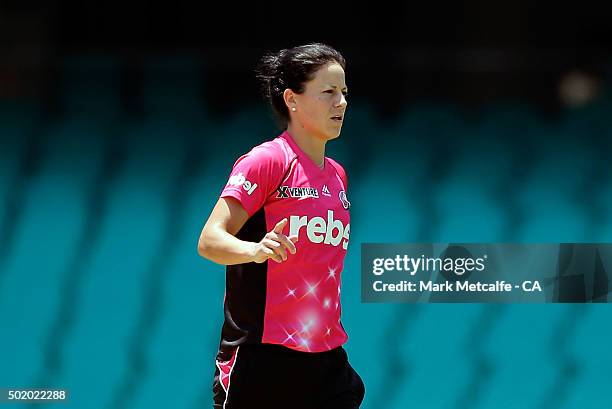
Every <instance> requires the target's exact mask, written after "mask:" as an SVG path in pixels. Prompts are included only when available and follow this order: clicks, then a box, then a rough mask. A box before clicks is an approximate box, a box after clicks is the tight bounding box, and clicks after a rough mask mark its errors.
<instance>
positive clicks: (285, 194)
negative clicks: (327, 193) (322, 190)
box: [276, 186, 319, 199]
mask: <svg viewBox="0 0 612 409" xmlns="http://www.w3.org/2000/svg"><path fill="white" fill-rule="evenodd" d="M276 191H277V192H278V195H276V197H277V198H278V199H287V198H289V197H314V198H316V199H318V198H319V191H318V190H317V189H315V188H314V187H291V186H280V187H279V188H278V189H276Z"/></svg>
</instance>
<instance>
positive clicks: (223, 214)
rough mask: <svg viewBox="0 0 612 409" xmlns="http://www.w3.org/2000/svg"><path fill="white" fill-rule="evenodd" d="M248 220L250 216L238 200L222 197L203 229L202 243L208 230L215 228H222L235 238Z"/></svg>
mask: <svg viewBox="0 0 612 409" xmlns="http://www.w3.org/2000/svg"><path fill="white" fill-rule="evenodd" d="M248 219H249V214H248V213H247V212H246V210H245V209H244V207H243V206H242V204H240V202H239V201H238V200H237V199H235V198H233V197H222V198H220V199H219V200H218V201H217V204H216V205H215V207H214V208H213V210H212V212H211V213H210V216H209V217H208V220H207V221H206V224H205V225H204V229H202V234H201V235H200V241H202V239H203V238H204V236H205V234H206V232H207V231H208V230H210V229H215V228H220V229H222V230H224V231H226V232H228V233H230V234H231V235H234V236H235V235H236V233H238V232H239V231H240V229H241V228H242V226H244V224H245V223H246V221H247V220H248Z"/></svg>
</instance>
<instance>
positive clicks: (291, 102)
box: [283, 88, 296, 112]
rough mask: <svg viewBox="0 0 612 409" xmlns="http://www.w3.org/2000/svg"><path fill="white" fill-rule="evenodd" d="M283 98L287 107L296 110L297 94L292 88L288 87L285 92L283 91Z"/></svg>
mask: <svg viewBox="0 0 612 409" xmlns="http://www.w3.org/2000/svg"><path fill="white" fill-rule="evenodd" d="M283 99H284V100H285V105H286V106H287V108H290V109H291V111H293V112H295V111H296V108H295V104H296V103H295V94H294V93H293V91H292V90H291V89H289V88H287V89H286V90H285V92H283Z"/></svg>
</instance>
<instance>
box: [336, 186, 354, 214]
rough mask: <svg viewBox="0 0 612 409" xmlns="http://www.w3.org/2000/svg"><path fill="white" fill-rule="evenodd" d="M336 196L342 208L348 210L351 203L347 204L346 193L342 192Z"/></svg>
mask: <svg viewBox="0 0 612 409" xmlns="http://www.w3.org/2000/svg"><path fill="white" fill-rule="evenodd" d="M338 196H339V197H340V201H341V202H342V207H344V208H345V209H346V210H348V209H349V207H351V202H349V201H348V199H347V198H346V192H345V191H344V190H343V191H341V192H340V194H339V195H338Z"/></svg>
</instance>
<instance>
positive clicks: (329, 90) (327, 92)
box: [323, 89, 334, 94]
mask: <svg viewBox="0 0 612 409" xmlns="http://www.w3.org/2000/svg"><path fill="white" fill-rule="evenodd" d="M323 92H325V93H326V94H333V93H334V90H333V89H328V90H327V91H323Z"/></svg>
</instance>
